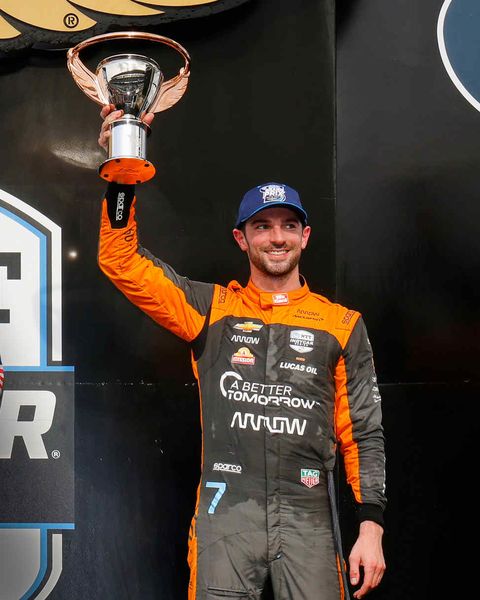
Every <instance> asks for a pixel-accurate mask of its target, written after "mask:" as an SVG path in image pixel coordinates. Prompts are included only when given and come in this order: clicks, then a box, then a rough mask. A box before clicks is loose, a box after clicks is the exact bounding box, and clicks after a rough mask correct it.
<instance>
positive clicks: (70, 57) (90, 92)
mask: <svg viewBox="0 0 480 600" xmlns="http://www.w3.org/2000/svg"><path fill="white" fill-rule="evenodd" d="M119 39H137V40H149V41H151V42H160V43H162V44H166V45H167V46H170V47H171V48H173V49H174V50H176V51H177V52H178V53H179V54H181V55H182V56H183V60H184V62H185V64H184V66H183V67H182V68H181V69H180V71H179V73H178V75H176V76H175V77H172V79H169V80H168V81H164V82H163V83H162V84H161V86H160V90H159V94H158V98H157V100H156V101H155V102H154V103H153V105H152V106H151V107H150V108H149V109H148V112H160V111H162V110H166V109H167V108H170V107H171V106H173V105H174V104H176V103H177V102H178V101H179V100H180V98H181V97H182V96H183V94H184V93H185V90H186V89H187V85H188V78H189V76H190V56H189V54H188V52H187V51H186V50H185V48H184V47H183V46H181V45H180V44H179V43H178V42H176V41H175V40H172V39H170V38H167V37H164V36H163V35H157V34H155V33H147V32H142V31H121V32H118V33H117V32H114V33H104V34H102V35H96V36H94V37H91V38H88V39H87V40H84V41H83V42H80V43H79V44H77V45H76V46H74V47H73V48H70V49H69V50H68V52H67V66H68V69H69V71H70V72H71V74H72V77H73V79H74V80H75V83H76V84H77V85H78V87H79V88H80V89H81V90H82V91H83V92H84V93H85V94H86V95H87V96H88V97H89V98H90V99H91V100H93V101H94V102H97V104H101V105H102V106H104V105H105V104H108V99H107V98H105V97H104V95H103V93H102V91H101V90H100V89H99V86H98V83H97V78H96V77H95V75H94V74H93V73H92V72H91V71H90V70H89V69H88V68H87V67H86V66H85V65H84V64H83V62H82V61H81V59H80V56H79V55H80V52H81V51H82V50H84V49H85V48H87V47H88V46H91V45H92V44H98V43H99V42H104V41H107V40H119Z"/></svg>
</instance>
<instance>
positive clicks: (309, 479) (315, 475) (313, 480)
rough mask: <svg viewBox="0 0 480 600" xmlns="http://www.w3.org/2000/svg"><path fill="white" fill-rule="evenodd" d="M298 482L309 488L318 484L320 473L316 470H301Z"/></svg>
mask: <svg viewBox="0 0 480 600" xmlns="http://www.w3.org/2000/svg"><path fill="white" fill-rule="evenodd" d="M300 481H301V482H302V483H303V485H306V486H307V487H309V488H312V487H314V486H315V485H318V484H319V483H320V471H319V470H318V469H301V478H300Z"/></svg>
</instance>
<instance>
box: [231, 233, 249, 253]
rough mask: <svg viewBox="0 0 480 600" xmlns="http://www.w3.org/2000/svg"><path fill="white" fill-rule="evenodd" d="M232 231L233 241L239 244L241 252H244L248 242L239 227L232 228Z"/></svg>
mask: <svg viewBox="0 0 480 600" xmlns="http://www.w3.org/2000/svg"><path fill="white" fill-rule="evenodd" d="M232 233H233V237H234V238H235V241H236V242H237V244H238V245H239V246H240V249H241V250H243V252H246V251H247V250H248V244H247V240H246V239H245V235H244V233H243V231H242V230H241V229H234V230H233V232H232Z"/></svg>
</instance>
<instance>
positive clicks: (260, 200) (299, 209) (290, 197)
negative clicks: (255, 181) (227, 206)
mask: <svg viewBox="0 0 480 600" xmlns="http://www.w3.org/2000/svg"><path fill="white" fill-rule="evenodd" d="M272 206H284V207H286V208H291V209H293V210H294V211H295V212H296V213H297V214H298V216H299V217H300V220H301V221H302V223H303V225H306V224H307V218H308V217H307V213H306V211H305V209H304V208H303V206H302V203H301V202H300V196H299V195H298V192H297V191H296V190H294V189H293V188H291V187H290V186H288V185H285V184H284V183H275V182H274V181H272V182H270V183H264V184H262V185H257V186H255V187H254V188H252V189H251V190H248V192H247V193H246V194H245V195H244V196H243V198H242V201H241V202H240V206H239V208H238V215H237V220H236V222H235V227H236V228H238V227H240V226H241V225H243V224H244V223H245V222H246V221H248V219H250V218H251V217H253V215H255V214H257V213H258V212H260V211H261V210H263V209H264V208H271V207H272Z"/></svg>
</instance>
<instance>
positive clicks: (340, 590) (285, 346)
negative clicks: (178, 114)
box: [99, 184, 386, 600]
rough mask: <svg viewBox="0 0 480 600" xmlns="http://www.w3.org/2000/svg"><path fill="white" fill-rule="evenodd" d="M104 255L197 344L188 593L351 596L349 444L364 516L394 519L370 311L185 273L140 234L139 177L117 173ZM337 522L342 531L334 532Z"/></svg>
mask: <svg viewBox="0 0 480 600" xmlns="http://www.w3.org/2000/svg"><path fill="white" fill-rule="evenodd" d="M99 265H100V267H101V269H102V270H103V272H104V273H105V274H106V275H107V276H108V277H109V278H110V279H111V281H112V282H113V283H114V284H115V285H116V286H117V287H118V288H119V289H120V290H121V291H122V292H123V293H124V294H125V295H126V296H127V297H128V298H129V299H130V300H131V301H132V302H133V303H134V304H136V305H137V306H138V307H139V308H140V309H142V310H143V311H144V312H145V313H146V314H148V315H149V316H150V317H152V319H154V320H155V321H156V322H158V323H160V324H161V325H162V326H164V327H166V328H167V329H169V330H170V331H172V332H173V333H175V334H176V335H178V336H179V337H181V338H182V339H184V340H186V341H187V342H189V343H190V344H191V349H192V365H193V371H194V374H195V377H196V379H197V381H198V385H199V393H200V401H201V419H202V475H201V481H200V484H199V487H198V494H197V502H196V507H195V514H194V517H193V519H192V525H191V530H190V539H189V553H188V561H189V565H190V583H189V595H188V598H189V600H214V599H219V598H236V599H247V598H248V599H251V600H258V599H259V598H261V595H262V591H263V589H264V586H265V585H266V582H267V580H269V581H270V585H271V586H272V588H273V592H274V596H275V599H276V600H339V599H341V598H344V597H345V595H346V594H348V592H347V589H346V581H345V576H344V573H343V577H342V572H343V559H342V556H341V544H340V541H339V535H338V521H337V520H336V516H335V514H333V513H332V510H333V508H334V502H333V501H332V490H333V485H332V471H333V469H334V465H335V460H336V448H337V444H339V445H340V449H341V451H342V453H343V456H344V464H345V469H346V475H347V481H348V482H349V484H350V485H351V487H352V490H353V494H354V497H355V500H356V503H357V505H358V509H359V515H360V520H364V519H371V520H374V521H377V522H379V523H382V520H381V519H382V513H383V509H384V507H385V503H386V500H385V495H384V439H383V429H382V425H381V408H380V395H379V391H378V387H377V383H376V377H375V371H374V366H373V359H372V351H371V348H370V344H369V341H368V337H367V333H366V329H365V326H364V324H363V322H362V318H361V316H360V314H359V313H358V312H356V311H352V310H348V309H346V308H344V307H343V306H340V305H338V304H333V303H331V302H330V301H328V300H327V299H326V298H324V297H322V296H320V295H318V294H314V293H312V292H311V291H310V290H309V288H308V286H307V284H306V282H303V285H302V287H301V288H300V289H297V290H295V291H293V292H288V293H272V292H264V291H262V290H260V289H257V288H256V287H255V285H253V283H252V282H251V281H250V282H249V283H248V285H247V286H246V287H242V286H241V285H240V284H239V283H237V282H236V281H232V282H231V283H230V284H229V285H228V286H227V287H223V286H221V285H217V284H210V283H200V282H196V281H190V280H189V279H187V278H185V277H181V276H179V275H177V273H175V271H174V270H173V269H172V268H171V267H170V266H168V265H167V264H165V263H164V262H162V261H161V260H159V259H158V258H155V257H153V256H152V255H151V254H149V252H148V251H146V250H145V249H143V248H141V247H140V246H139V244H138V238H137V225H136V221H135V199H134V186H117V185H114V184H110V185H109V188H108V191H107V194H106V199H105V200H104V202H103V206H102V216H101V234H100V244H99ZM334 532H336V533H337V535H335V533H334Z"/></svg>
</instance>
